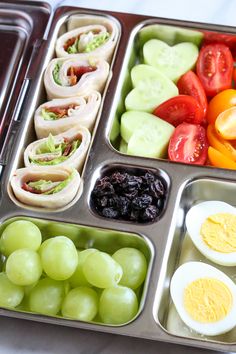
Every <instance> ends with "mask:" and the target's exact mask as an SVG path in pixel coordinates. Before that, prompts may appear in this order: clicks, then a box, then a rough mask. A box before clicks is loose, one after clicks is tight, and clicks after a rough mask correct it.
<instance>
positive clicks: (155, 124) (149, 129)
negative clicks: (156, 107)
mask: <svg viewBox="0 0 236 354" xmlns="http://www.w3.org/2000/svg"><path fill="white" fill-rule="evenodd" d="M174 129H175V128H174V127H173V126H172V125H171V124H169V123H167V122H165V121H164V120H162V119H160V118H157V117H156V118H154V119H150V120H149V119H148V120H147V121H146V122H145V124H143V125H140V126H139V127H138V128H137V129H136V130H135V131H134V133H133V134H132V136H131V138H130V140H129V143H128V149H127V154H129V155H135V156H143V157H151V158H166V157H167V149H168V143H169V140H170V137H171V135H172V134H173V132H174Z"/></svg>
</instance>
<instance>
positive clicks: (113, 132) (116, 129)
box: [110, 115, 120, 144]
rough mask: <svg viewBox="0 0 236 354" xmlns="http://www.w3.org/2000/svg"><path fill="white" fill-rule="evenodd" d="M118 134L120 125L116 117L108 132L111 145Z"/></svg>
mask: <svg viewBox="0 0 236 354" xmlns="http://www.w3.org/2000/svg"><path fill="white" fill-rule="evenodd" d="M119 134H120V124H119V120H118V117H117V115H116V116H115V118H114V120H113V124H112V128H111V132H110V140H111V143H112V144H114V142H115V140H116V138H117V137H118V136H119Z"/></svg>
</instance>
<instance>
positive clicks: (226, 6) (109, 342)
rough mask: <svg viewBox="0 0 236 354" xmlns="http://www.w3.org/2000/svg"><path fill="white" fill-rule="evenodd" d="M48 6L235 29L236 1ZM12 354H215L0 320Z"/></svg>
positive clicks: (92, 0)
mask: <svg viewBox="0 0 236 354" xmlns="http://www.w3.org/2000/svg"><path fill="white" fill-rule="evenodd" d="M5 1H7V0H5ZM50 3H51V5H53V6H55V5H56V4H58V3H60V4H61V5H73V6H80V7H86V8H94V9H104V10H112V11H120V12H130V13H137V14H145V15H150V16H159V17H169V18H176V19H185V20H191V21H199V22H209V23H218V24H224V25H232V26H234V25H236V15H235V14H236V0H178V1H177V0H162V1H161V0H136V1H134V0H133V1H132V0H118V1H116V0H100V1H98V0H86V1H85V0H81V1H73V0H66V1H61V2H58V1H54V0H51V1H50ZM15 353H22V354H28V353H35V354H66V353H68V354H74V353H77V354H144V353H147V354H154V353H155V354H157V353H158V354H165V353H168V354H172V353H173V354H180V353H183V354H187V353H192V354H197V353H198V354H203V353H213V354H215V353H216V352H209V351H204V350H200V349H192V348H183V347H180V346H176V345H171V344H165V343H158V342H153V341H147V340H141V339H134V338H127V337H121V336H114V335H108V334H103V333H96V332H89V331H83V330H79V329H73V328H66V327H59V326H52V325H47V324H40V323H35V322H30V321H22V320H16V319H13V318H4V317H0V354H15Z"/></svg>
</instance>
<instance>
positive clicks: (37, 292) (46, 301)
mask: <svg viewBox="0 0 236 354" xmlns="http://www.w3.org/2000/svg"><path fill="white" fill-rule="evenodd" d="M64 296H65V284H64V282H62V281H57V280H53V279H50V278H44V279H42V280H39V282H38V284H37V285H36V286H34V287H33V288H32V290H31V292H30V294H29V308H30V311H33V312H38V313H41V314H43V315H51V316H55V315H56V314H57V313H58V312H59V311H60V309H61V304H62V301H63V298H64Z"/></svg>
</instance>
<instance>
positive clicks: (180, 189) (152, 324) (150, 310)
mask: <svg viewBox="0 0 236 354" xmlns="http://www.w3.org/2000/svg"><path fill="white" fill-rule="evenodd" d="M20 4H21V6H22V7H21V9H17V10H15V12H16V15H19V12H20V11H22V10H24V9H26V7H27V6H28V7H32V8H34V6H35V5H36V3H34V2H27V6H26V2H22V3H20ZM38 4H39V3H38V2H37V6H39V5H38ZM5 5H6V4H5ZM6 6H8V5H6ZM9 6H12V5H11V4H10V5H9ZM7 9H8V10H11V11H13V9H9V8H8V7H7ZM39 9H41V10H42V12H43V13H44V16H46V18H47V19H48V18H49V13H50V10H49V9H48V8H47V6H46V5H45V4H43V3H40V6H39ZM17 11H18V13H17ZM45 13H46V15H45ZM75 14H91V15H100V16H104V17H108V18H112V19H113V20H115V21H116V22H117V23H118V25H119V26H120V37H119V39H118V44H117V46H116V49H115V52H114V56H113V60H112V63H111V72H112V75H110V78H109V80H108V82H107V84H106V87H105V91H104V95H103V101H102V106H101V109H100V112H99V117H98V118H99V119H98V120H97V123H96V125H95V128H94V131H93V135H92V142H91V145H90V149H89V153H88V154H87V158H86V161H85V164H84V168H83V171H82V179H83V181H86V182H84V183H83V191H82V194H81V195H80V196H79V197H78V200H77V201H76V203H75V204H73V205H72V206H71V207H69V208H68V209H65V210H61V211H44V210H40V209H38V210H35V209H33V208H23V207H21V206H19V205H16V204H15V203H14V202H13V201H12V200H11V199H10V197H9V193H8V191H9V180H10V177H11V176H12V174H13V173H14V171H15V169H16V168H18V167H21V166H22V165H23V163H22V153H23V149H24V147H26V146H27V144H28V143H29V141H32V140H33V139H34V138H35V136H34V133H33V122H32V117H33V113H34V111H35V109H36V108H37V106H38V105H39V104H40V103H41V102H44V101H45V100H46V95H45V92H44V88H43V73H44V70H45V68H46V66H47V64H48V63H49V61H50V60H51V59H52V58H53V57H54V47H55V41H56V39H57V37H58V34H59V33H63V32H64V31H65V24H66V23H67V21H68V18H69V17H70V16H73V15H75ZM0 15H1V13H0ZM4 16H5V15H4ZM20 23H21V24H22V22H20ZM150 24H164V25H174V26H180V27H185V28H191V29H205V30H209V31H216V32H219V31H221V32H227V33H232V34H235V35H236V29H234V28H233V27H226V26H218V25H209V24H201V23H192V22H185V21H175V20H169V19H162V18H151V19H150V18H149V17H147V16H140V15H134V14H125V13H115V12H107V11H95V10H87V9H80V8H77V7H60V8H58V9H57V10H56V12H55V14H54V16H53V19H52V22H51V25H50V28H49V31H48V32H47V33H46V34H44V37H43V38H41V40H39V39H38V38H37V39H35V38H34V40H33V42H31V47H33V51H32V53H31V54H29V53H28V59H29V61H28V63H29V64H28V67H27V70H25V72H24V78H23V80H22V82H21V90H20V93H18V94H19V96H18V99H17V102H13V103H12V102H11V105H13V106H14V110H13V112H12V110H11V111H9V113H8V115H9V121H8V125H9V127H10V128H9V129H8V132H7V135H6V138H5V137H4V146H3V149H2V151H1V160H0V162H1V167H2V170H1V214H0V219H1V223H3V222H5V221H6V222H7V220H8V219H10V218H15V217H17V218H18V217H24V218H25V217H28V218H35V219H45V220H47V221H48V222H51V221H56V222H57V221H58V222H65V223H71V224H73V225H80V226H78V227H82V228H86V227H87V228H89V227H97V228H98V230H100V229H101V230H102V229H103V230H108V231H109V230H113V231H114V232H121V234H120V235H123V236H124V234H123V233H128V234H129V236H128V239H129V241H131V240H132V238H136V239H137V240H138V243H140V244H142V247H143V248H146V252H147V253H148V252H149V253H150V254H149V256H148V257H149V268H148V274H147V278H146V281H145V284H144V288H143V295H142V298H141V301H140V310H139V312H138V315H137V317H135V319H134V320H132V321H131V322H129V323H127V324H125V325H120V326H110V325H101V324H96V323H85V322H80V321H74V320H73V321H72V320H67V319H64V318H58V317H47V316H43V315H38V314H31V313H26V312H25V313H24V312H17V311H12V310H7V309H3V308H1V310H0V314H1V315H4V316H10V317H16V318H22V319H30V320H34V321H41V322H48V323H52V324H59V325H66V326H72V327H78V328H85V329H90V330H95V331H102V332H108V333H114V334H121V335H128V336H134V337H139V338H148V339H152V340H158V341H165V342H172V343H177V344H182V345H189V346H196V347H201V348H208V349H212V350H222V351H235V350H236V336H235V335H234V331H235V330H234V331H231V332H232V335H229V336H227V335H226V336H221V337H219V338H204V337H202V336H195V337H194V335H193V334H192V333H191V332H188V331H186V329H185V328H183V327H184V325H183V323H182V322H181V321H180V319H179V318H178V315H177V314H176V313H175V312H174V310H173V305H172V304H171V300H170V295H169V284H170V279H171V277H172V275H173V273H174V270H175V269H176V268H177V266H178V264H179V262H183V260H184V259H185V258H188V257H187V255H186V257H185V250H184V248H183V245H184V242H186V240H185V224H184V220H185V215H186V212H187V211H188V209H189V208H190V206H192V205H193V204H195V203H197V202H199V201H204V200H212V199H214V200H223V201H225V202H228V203H229V204H232V205H235V200H234V199H235V198H234V192H235V191H236V184H235V182H236V177H235V172H234V171H232V170H225V169H216V168H211V167H206V166H197V167H196V166H191V165H185V164H181V163H173V162H169V161H167V160H159V159H156V160H155V159H150V158H141V157H135V156H129V155H124V154H121V153H119V152H118V151H116V150H115V149H114V148H113V146H112V145H111V143H110V139H109V136H110V131H111V128H112V123H113V120H114V116H115V113H116V110H117V106H118V105H119V101H120V97H121V92H122V85H123V81H124V77H125V75H126V72H127V68H129V61H130V57H131V55H132V52H133V51H134V44H135V38H136V35H137V33H138V32H139V30H140V29H141V28H143V27H144V26H146V25H150ZM0 30H1V28H0ZM24 31H25V30H24ZM20 55H21V56H22V54H20ZM10 144H11V145H12V146H11V147H10V149H9V148H8V146H9V145H10ZM13 144H14V146H13ZM2 145H3V144H2ZM115 167H117V168H121V169H127V170H129V171H136V170H152V171H154V172H156V173H157V174H158V175H161V176H162V177H163V179H164V181H165V182H166V184H167V187H168V195H167V202H166V206H165V208H164V211H163V213H162V215H161V217H160V219H158V220H157V221H156V222H153V223H147V224H139V223H132V222H126V221H121V220H110V219H105V218H102V217H100V216H99V215H97V214H96V213H95V212H94V211H93V210H92V208H91V200H90V196H91V191H92V189H93V186H94V185H95V182H96V180H97V179H98V178H99V177H100V176H103V175H104V173H105V172H107V171H109V170H110V169H114V168H115ZM40 222H41V223H43V222H44V221H40V220H39V223H40ZM45 222H46V221H45ZM113 231H112V232H113ZM130 234H131V235H130ZM107 237H108V236H107ZM120 237H121V236H120ZM131 243H132V242H131ZM194 257H195V258H194ZM198 257H199V255H198V254H196V255H195V256H193V259H192V260H201V259H198ZM206 262H207V263H210V262H209V261H206ZM182 328H183V332H181V331H182ZM231 337H232V338H231Z"/></svg>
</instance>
